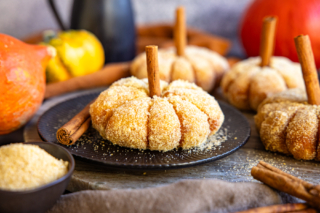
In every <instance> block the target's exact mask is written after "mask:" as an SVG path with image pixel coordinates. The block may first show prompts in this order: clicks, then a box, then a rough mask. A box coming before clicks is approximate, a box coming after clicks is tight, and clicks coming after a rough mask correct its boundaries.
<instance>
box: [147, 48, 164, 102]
mask: <svg viewBox="0 0 320 213" xmlns="http://www.w3.org/2000/svg"><path fill="white" fill-rule="evenodd" d="M146 54H147V70H148V82H149V95H150V97H151V98H152V97H153V96H154V95H156V96H160V95H161V90H160V76H159V65H158V47H157V46H154V45H150V46H146Z"/></svg>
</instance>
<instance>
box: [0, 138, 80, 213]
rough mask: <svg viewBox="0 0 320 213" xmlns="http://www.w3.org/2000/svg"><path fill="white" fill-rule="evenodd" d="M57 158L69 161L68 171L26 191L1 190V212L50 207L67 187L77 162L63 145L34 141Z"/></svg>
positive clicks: (41, 210) (38, 210) (37, 209)
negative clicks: (49, 181) (55, 178)
mask: <svg viewBox="0 0 320 213" xmlns="http://www.w3.org/2000/svg"><path fill="white" fill-rule="evenodd" d="M26 144H35V145H38V146H39V147H40V148H42V149H44V150H45V151H47V152H48V153H49V154H51V155H52V156H54V157H55V158H57V159H62V160H64V161H68V162H69V171H68V173H67V174H66V175H65V176H63V177H61V178H59V179H58V180H55V181H53V182H51V183H48V184H46V185H44V186H40V187H38V188H35V189H32V190H26V191H6V190H0V212H1V213H5V212H12V213H13V212H14V213H15V212H19V213H23V212H32V213H37V212H45V211H47V210H48V209H50V208H51V207H52V206H53V205H54V204H55V203H56V201H57V200H58V198H59V197H60V196H61V195H62V193H63V192H64V191H65V189H66V188H67V185H68V183H69V180H70V178H71V175H72V173H73V170H74V166H75V162H74V159H73V157H72V155H71V154H70V153H69V152H68V151H67V150H66V149H65V148H63V147H62V146H59V145H56V144H53V143H48V142H32V143H26Z"/></svg>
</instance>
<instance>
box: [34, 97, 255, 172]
mask: <svg viewBox="0 0 320 213" xmlns="http://www.w3.org/2000/svg"><path fill="white" fill-rule="evenodd" d="M98 95H99V93H92V94H88V95H83V96H79V97H76V98H73V99H70V100H67V101H65V102H62V103H60V104H58V105H56V106H54V107H52V108H51V109H49V110H48V111H47V112H45V113H44V114H43V115H42V116H41V117H40V119H39V121H38V132H39V134H40V136H41V137H42V139H44V140H45V141H49V142H52V143H58V142H57V140H56V131H57V130H58V128H60V127H61V126H62V125H63V124H65V123H66V122H67V121H69V120H70V119H71V118H72V117H73V116H74V115H76V114H77V113H78V112H79V111H81V109H82V108H84V106H86V105H87V104H88V103H89V102H90V101H91V100H93V99H94V98H96V97H97V96H98ZM219 104H220V107H221V109H222V111H223V113H224V115H225V121H224V123H223V125H222V127H221V129H220V130H219V133H220V135H227V139H226V140H225V141H224V142H222V143H221V145H220V146H212V147H208V148H206V149H203V150H192V149H191V150H182V149H177V150H173V151H168V152H158V151H150V150H144V151H142V150H138V149H130V148H125V147H120V146H117V145H113V144H112V143H111V142H109V141H107V140H103V139H102V137H101V136H100V135H99V133H98V132H97V131H96V130H95V129H93V128H89V130H88V131H87V132H86V133H85V134H84V135H82V136H81V138H80V139H79V140H78V141H77V143H76V144H75V145H73V146H68V147H67V146H65V148H67V149H68V150H69V152H71V153H72V154H73V155H75V156H78V157H82V158H85V159H89V160H92V161H96V162H101V163H104V164H107V165H108V166H114V167H118V168H119V167H122V168H127V169H169V168H178V167H188V166H194V165H197V164H202V163H207V162H210V161H215V160H218V159H221V158H223V157H226V156H227V155H230V154H231V153H233V152H235V151H236V150H237V149H239V148H240V147H241V146H243V145H244V144H245V143H246V142H247V140H248V139H249V136H250V126H249V123H248V121H247V119H246V118H245V117H244V116H243V115H242V114H241V113H240V112H239V111H238V110H237V109H235V108H233V107H231V106H230V105H228V104H226V103H224V102H219Z"/></svg>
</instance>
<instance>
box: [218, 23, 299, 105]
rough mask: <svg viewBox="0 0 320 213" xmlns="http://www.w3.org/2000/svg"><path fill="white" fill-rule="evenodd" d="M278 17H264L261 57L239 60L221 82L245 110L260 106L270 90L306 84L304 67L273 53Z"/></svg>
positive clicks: (232, 101) (226, 94)
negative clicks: (303, 76) (303, 73)
mask: <svg viewBox="0 0 320 213" xmlns="http://www.w3.org/2000/svg"><path fill="white" fill-rule="evenodd" d="M275 24H276V19H275V18H273V17H268V18H266V19H265V20H264V23H263V31H262V41H261V47H260V49H261V51H260V57H252V58H249V59H247V60H244V61H241V62H238V63H236V64H235V65H234V66H233V67H232V68H231V70H230V71H228V72H227V73H226V74H225V75H224V77H223V79H222V82H221V87H222V91H223V94H224V96H225V97H226V98H227V99H228V101H229V102H230V103H231V104H232V105H234V106H235V107H237V108H238V109H242V110H257V109H258V106H259V104H260V103H261V102H262V101H263V100H264V99H265V98H266V97H267V96H268V95H270V94H275V93H277V92H281V91H284V90H287V89H290V88H303V87H304V83H303V78H302V73H301V68H300V65H299V64H298V63H294V62H292V61H290V60H289V59H287V58H284V57H275V56H273V57H271V55H272V51H273V40H274V31H275Z"/></svg>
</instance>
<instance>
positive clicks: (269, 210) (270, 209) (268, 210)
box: [238, 203, 308, 213]
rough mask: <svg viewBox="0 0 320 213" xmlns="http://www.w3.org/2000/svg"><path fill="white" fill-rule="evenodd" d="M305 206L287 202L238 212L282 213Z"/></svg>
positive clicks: (301, 208) (305, 207)
mask: <svg viewBox="0 0 320 213" xmlns="http://www.w3.org/2000/svg"><path fill="white" fill-rule="evenodd" d="M307 208H308V205H306V204H304V203H289V204H282V205H273V206H266V207H260V208H254V209H249V210H246V211H240V212H238V213H282V212H289V211H300V210H304V209H307Z"/></svg>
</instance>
